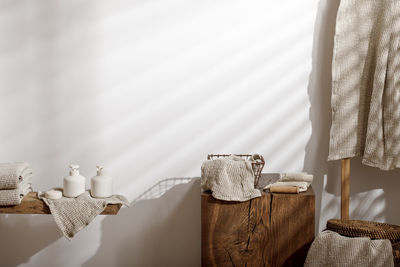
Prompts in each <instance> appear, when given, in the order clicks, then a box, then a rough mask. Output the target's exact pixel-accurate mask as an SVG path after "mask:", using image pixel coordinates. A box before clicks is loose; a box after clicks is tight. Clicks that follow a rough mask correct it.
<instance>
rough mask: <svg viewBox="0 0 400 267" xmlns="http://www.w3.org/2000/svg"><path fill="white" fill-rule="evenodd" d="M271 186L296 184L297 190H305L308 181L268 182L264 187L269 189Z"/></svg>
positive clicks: (308, 184)
mask: <svg viewBox="0 0 400 267" xmlns="http://www.w3.org/2000/svg"><path fill="white" fill-rule="evenodd" d="M271 186H296V187H298V188H299V192H304V191H307V189H308V187H309V186H310V183H307V182H276V183H273V184H269V185H267V186H266V187H264V189H269V188H270V187H271Z"/></svg>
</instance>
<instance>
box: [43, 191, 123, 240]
mask: <svg viewBox="0 0 400 267" xmlns="http://www.w3.org/2000/svg"><path fill="white" fill-rule="evenodd" d="M38 196H39V198H40V199H43V201H44V202H45V203H46V205H47V206H49V208H50V212H51V214H52V215H53V218H54V220H55V222H56V224H57V226H58V228H60V230H61V232H62V233H63V235H64V236H65V237H66V238H67V239H68V240H71V239H72V238H73V237H74V236H75V234H76V233H77V232H79V231H80V230H82V229H83V228H85V227H86V225H88V224H89V223H90V222H91V221H92V220H93V219H94V218H95V217H96V216H97V215H99V214H100V213H101V212H102V211H103V210H104V209H105V208H106V207H107V204H123V205H126V206H129V203H128V200H127V199H126V198H125V197H123V196H120V195H114V196H112V197H109V198H102V199H100V198H92V197H91V196H90V194H89V192H88V191H86V192H85V193H83V194H81V195H80V196H78V197H76V198H67V197H62V198H60V199H48V198H45V197H44V194H42V193H39V194H38Z"/></svg>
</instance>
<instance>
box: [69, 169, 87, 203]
mask: <svg viewBox="0 0 400 267" xmlns="http://www.w3.org/2000/svg"><path fill="white" fill-rule="evenodd" d="M69 167H70V168H71V169H70V171H69V176H67V177H65V178H64V196H65V197H77V196H79V195H80V194H82V193H84V192H85V182H86V179H85V177H83V176H82V175H79V165H70V166H69Z"/></svg>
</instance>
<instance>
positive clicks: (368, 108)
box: [328, 0, 400, 170]
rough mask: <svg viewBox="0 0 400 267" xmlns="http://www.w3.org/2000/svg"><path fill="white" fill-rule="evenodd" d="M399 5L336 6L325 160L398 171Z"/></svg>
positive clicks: (349, 0)
mask: <svg viewBox="0 0 400 267" xmlns="http://www.w3.org/2000/svg"><path fill="white" fill-rule="evenodd" d="M399 72H400V1H398V0H379V1H377V0H346V1H341V2H340V6H339V10H338V14H337V20H336V35H335V41H334V51H333V62H332V98H331V101H332V103H331V104H332V126H331V133H330V134H331V136H330V146H329V157H328V159H329V160H337V159H343V158H349V157H355V156H361V157H362V162H363V164H366V165H369V166H373V167H378V168H380V169H383V170H389V169H393V168H398V167H400V75H399Z"/></svg>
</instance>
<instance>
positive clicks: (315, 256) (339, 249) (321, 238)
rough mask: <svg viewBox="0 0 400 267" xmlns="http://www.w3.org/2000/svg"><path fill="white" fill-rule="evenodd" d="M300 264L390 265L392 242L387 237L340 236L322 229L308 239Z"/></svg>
mask: <svg viewBox="0 0 400 267" xmlns="http://www.w3.org/2000/svg"><path fill="white" fill-rule="evenodd" d="M304 266H305V267H320V266H332V267H333V266H337V267H347V266H348V267H357V266H359V267H380V266H382V267H383V266H387V267H390V266H394V262H393V254H392V245H391V243H390V241H389V240H387V239H378V240H371V239H370V238H368V237H344V236H341V235H339V234H338V233H335V232H332V231H324V232H322V233H320V234H319V235H318V236H317V237H316V238H315V240H314V242H313V243H312V245H311V247H310V249H309V251H308V254H307V258H306V262H305V263H304Z"/></svg>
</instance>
